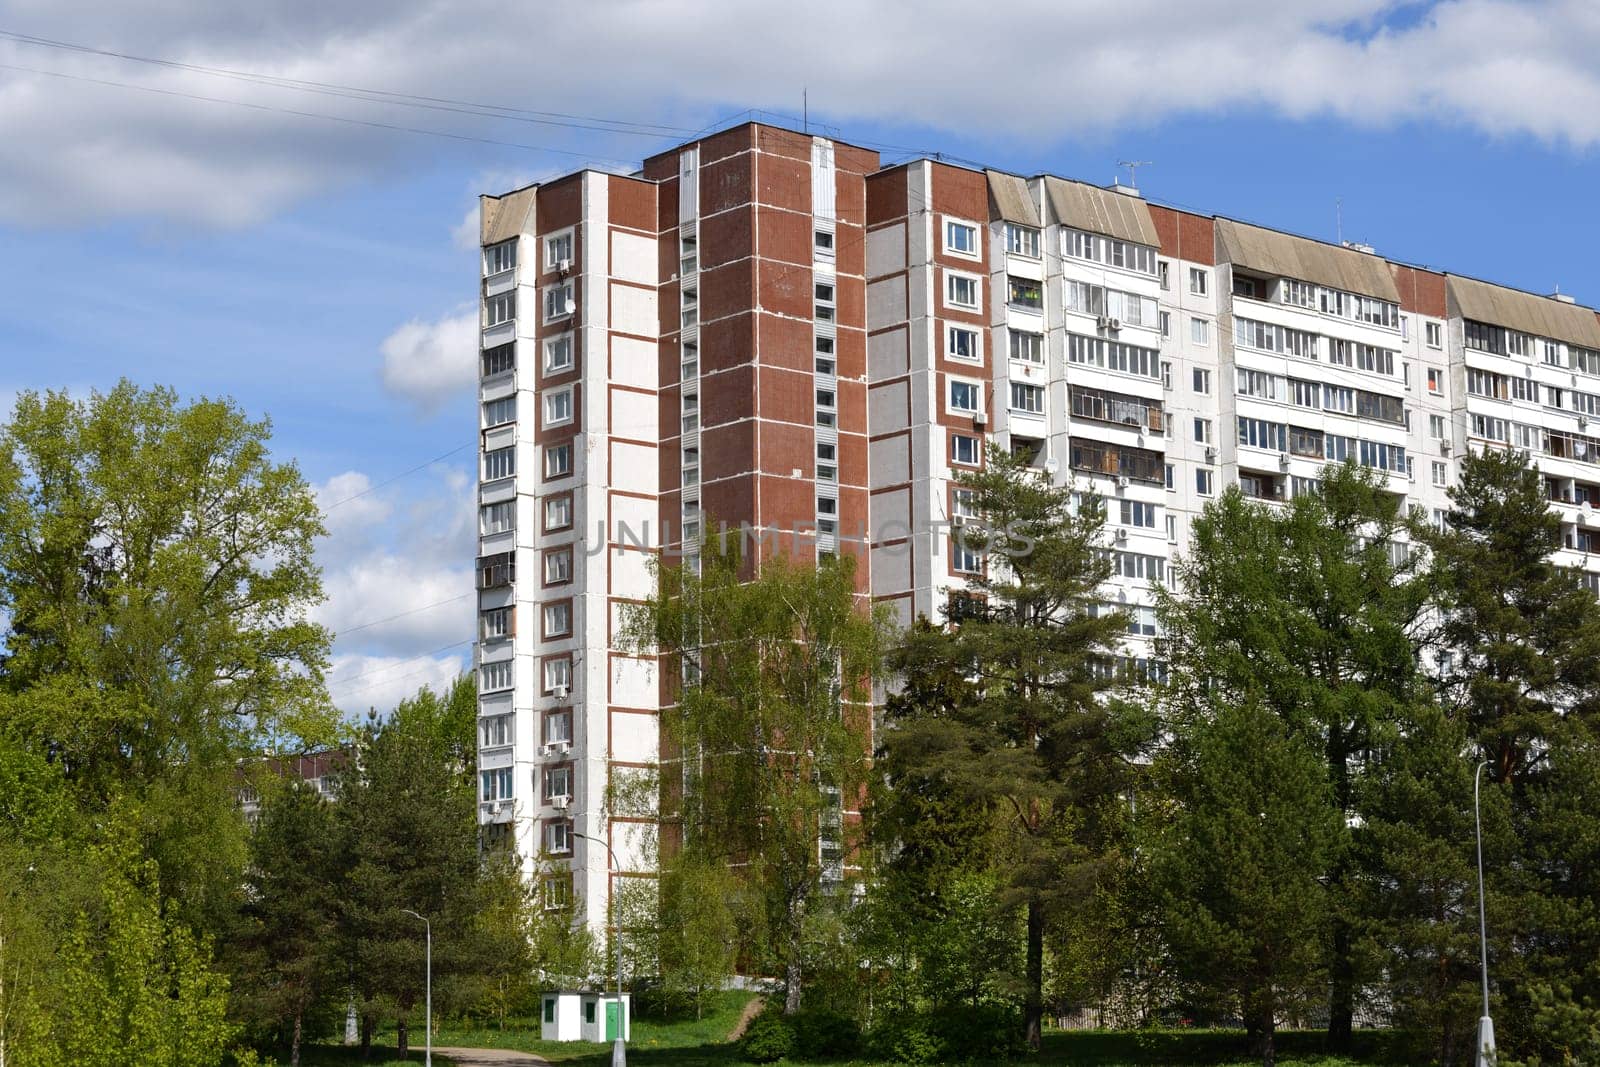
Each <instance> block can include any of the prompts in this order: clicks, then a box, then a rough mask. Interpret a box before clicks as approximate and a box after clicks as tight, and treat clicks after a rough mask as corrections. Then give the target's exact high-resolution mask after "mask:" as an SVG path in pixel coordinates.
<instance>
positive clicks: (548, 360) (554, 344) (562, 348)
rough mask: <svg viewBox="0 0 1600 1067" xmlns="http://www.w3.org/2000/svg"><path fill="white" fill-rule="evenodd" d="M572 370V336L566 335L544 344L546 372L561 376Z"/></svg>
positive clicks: (553, 338)
mask: <svg viewBox="0 0 1600 1067" xmlns="http://www.w3.org/2000/svg"><path fill="white" fill-rule="evenodd" d="M571 369H572V335H571V334H570V333H564V334H562V335H561V336H560V337H552V338H550V340H548V341H546V342H545V343H544V372H545V373H546V374H560V373H562V372H563V371H569V370H571Z"/></svg>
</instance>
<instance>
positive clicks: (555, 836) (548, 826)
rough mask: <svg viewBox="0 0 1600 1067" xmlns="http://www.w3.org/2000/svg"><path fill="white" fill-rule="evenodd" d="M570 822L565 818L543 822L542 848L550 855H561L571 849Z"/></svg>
mask: <svg viewBox="0 0 1600 1067" xmlns="http://www.w3.org/2000/svg"><path fill="white" fill-rule="evenodd" d="M571 832H572V824H571V823H569V822H567V821H566V820H565V819H557V820H552V821H550V822H547V823H545V824H544V850H545V851H546V852H548V853H551V854H552V855H563V854H565V853H568V852H571V851H572V837H571Z"/></svg>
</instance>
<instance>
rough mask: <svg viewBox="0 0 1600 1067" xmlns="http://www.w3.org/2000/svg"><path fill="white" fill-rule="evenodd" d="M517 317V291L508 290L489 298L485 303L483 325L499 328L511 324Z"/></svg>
mask: <svg viewBox="0 0 1600 1067" xmlns="http://www.w3.org/2000/svg"><path fill="white" fill-rule="evenodd" d="M516 317H517V291H516V290H515V289H511V290H508V291H507V292H504V293H498V294H496V295H495V296H491V297H489V298H488V299H487V300H485V301H484V302H483V325H484V328H485V329H487V328H489V327H490V326H499V325H500V324H501V323H503V322H510V321H511V320H512V319H515V318H516Z"/></svg>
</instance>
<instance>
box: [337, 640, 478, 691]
mask: <svg viewBox="0 0 1600 1067" xmlns="http://www.w3.org/2000/svg"><path fill="white" fill-rule="evenodd" d="M470 644H472V638H470V637H469V638H467V639H466V640H464V641H452V642H450V643H449V644H448V645H441V646H440V647H438V648H436V649H434V650H433V651H431V652H423V653H421V654H419V655H415V656H407V657H406V658H405V659H402V660H396V661H395V662H394V663H389V664H386V665H384V666H382V667H373V668H372V669H371V670H365V671H362V672H361V673H360V674H352V675H350V676H349V677H348V678H336V679H335V678H330V679H328V682H327V684H328V687H329V688H330V689H342V688H343V687H345V686H347V685H349V684H350V683H351V682H355V681H359V680H361V679H362V678H370V677H373V676H375V675H379V674H386V673H388V672H389V671H392V670H398V669H399V668H401V667H404V666H405V665H406V664H408V663H415V662H416V661H417V660H419V659H429V658H431V657H433V656H437V655H438V654H439V653H441V652H448V651H450V650H451V649H452V648H460V647H461V646H462V645H470ZM407 677H409V675H408V676H407Z"/></svg>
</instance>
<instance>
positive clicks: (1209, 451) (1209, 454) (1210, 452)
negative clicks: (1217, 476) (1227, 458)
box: [1206, 445, 1217, 463]
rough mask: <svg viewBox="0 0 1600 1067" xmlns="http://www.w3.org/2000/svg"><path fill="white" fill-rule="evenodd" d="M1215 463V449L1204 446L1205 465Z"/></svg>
mask: <svg viewBox="0 0 1600 1067" xmlns="http://www.w3.org/2000/svg"><path fill="white" fill-rule="evenodd" d="M1216 461H1217V450H1216V449H1215V448H1213V447H1212V446H1210V445H1207V446H1206V462H1207V463H1215V462H1216Z"/></svg>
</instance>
